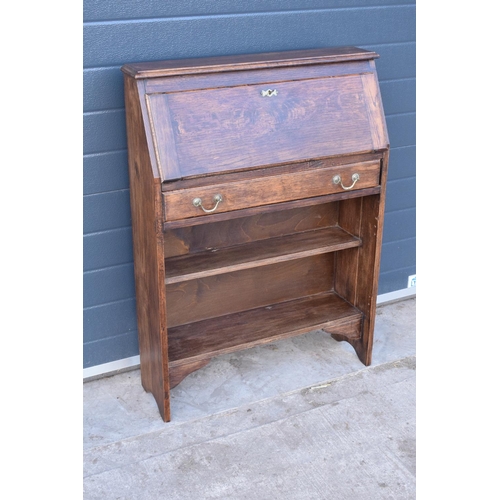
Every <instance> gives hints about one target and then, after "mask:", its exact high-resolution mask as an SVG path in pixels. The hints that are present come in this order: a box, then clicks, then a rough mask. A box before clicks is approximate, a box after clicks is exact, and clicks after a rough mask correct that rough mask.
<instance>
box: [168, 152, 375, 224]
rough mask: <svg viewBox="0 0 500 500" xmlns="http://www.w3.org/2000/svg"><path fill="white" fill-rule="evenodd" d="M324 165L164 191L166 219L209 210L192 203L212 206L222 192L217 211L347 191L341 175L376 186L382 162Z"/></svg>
mask: <svg viewBox="0 0 500 500" xmlns="http://www.w3.org/2000/svg"><path fill="white" fill-rule="evenodd" d="M325 164H326V165H325V166H324V167H323V168H319V169H312V170H307V171H304V172H297V173H292V174H281V175H277V176H270V177H262V178H260V177H259V178H256V179H253V180H248V181H239V182H227V183H224V184H218V183H216V182H214V184H213V185H211V186H204V187H203V188H198V187H196V188H188V189H179V190H178V191H169V192H167V193H163V199H164V207H165V220H167V221H173V220H177V219H185V218H188V217H203V216H205V215H206V214H205V213H204V212H203V210H201V209H200V208H199V207H195V206H194V205H193V200H194V199H195V198H201V200H202V201H203V203H204V206H205V208H209V209H210V208H211V207H212V206H213V204H214V203H213V198H214V196H216V195H217V194H221V195H222V202H221V203H220V205H219V207H218V212H219V213H222V212H229V211H233V210H241V209H243V208H247V207H254V206H264V205H270V204H275V203H282V202H285V201H291V200H299V199H304V198H312V197H317V196H323V195H327V194H333V193H341V192H342V191H344V190H343V189H342V187H341V186H340V184H334V183H333V178H334V176H336V175H339V176H340V177H341V179H342V182H343V183H345V185H347V186H350V185H351V184H352V183H353V181H352V176H353V175H354V174H356V173H357V174H359V180H358V181H357V182H356V184H355V185H354V187H353V188H352V189H353V190H358V189H363V188H369V187H374V186H377V185H378V183H379V178H380V162H378V161H372V162H364V163H355V164H353V165H343V166H334V167H329V166H327V162H325Z"/></svg>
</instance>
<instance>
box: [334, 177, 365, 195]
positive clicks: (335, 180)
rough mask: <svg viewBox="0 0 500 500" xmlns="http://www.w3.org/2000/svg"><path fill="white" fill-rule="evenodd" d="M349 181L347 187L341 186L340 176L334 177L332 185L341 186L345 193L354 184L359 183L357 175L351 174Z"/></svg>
mask: <svg viewBox="0 0 500 500" xmlns="http://www.w3.org/2000/svg"><path fill="white" fill-rule="evenodd" d="M351 179H352V184H351V185H350V186H347V187H346V186H344V184H342V178H341V177H340V175H336V176H335V177H334V178H333V179H332V180H333V183H334V184H340V185H341V186H342V189H345V190H346V191H347V190H349V189H352V188H353V187H354V184H356V182H358V181H359V174H352V177H351Z"/></svg>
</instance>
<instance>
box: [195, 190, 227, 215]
mask: <svg viewBox="0 0 500 500" xmlns="http://www.w3.org/2000/svg"><path fill="white" fill-rule="evenodd" d="M221 201H222V195H221V194H216V195H215V196H214V203H215V206H214V208H211V209H206V208H205V207H204V206H203V205H202V201H201V198H195V199H194V200H193V205H194V206H195V207H200V208H201V209H202V210H203V211H204V212H205V213H207V214H209V213H210V212H215V210H217V207H218V206H219V203H220V202H221Z"/></svg>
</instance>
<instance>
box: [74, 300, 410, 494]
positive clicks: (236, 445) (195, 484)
mask: <svg viewBox="0 0 500 500" xmlns="http://www.w3.org/2000/svg"><path fill="white" fill-rule="evenodd" d="M415 308H416V299H415V298H410V299H406V300H403V301H400V302H394V303H392V304H385V305H381V306H379V307H378V309H377V322H376V328H375V341H374V347H373V359H372V365H371V366H370V367H365V366H364V365H362V364H361V363H360V361H359V360H358V358H357V357H356V354H355V353H354V350H353V349H352V347H351V346H350V345H348V344H347V343H346V342H335V341H334V340H333V339H332V338H331V337H330V336H329V335H328V334H326V333H324V332H322V331H315V332H310V333H308V334H306V335H303V336H300V337H295V338H292V339H287V340H283V341H279V342H276V343H273V344H268V345H266V346H260V347H257V348H253V349H249V350H247V351H242V352H239V353H234V354H228V355H225V356H220V357H219V358H215V359H213V360H212V361H211V362H210V364H209V365H207V366H206V367H205V368H202V369H201V370H198V371H197V372H194V373H192V374H191V375H189V376H188V377H187V378H186V379H184V380H183V381H182V382H181V384H180V385H178V386H177V387H176V388H174V389H173V391H172V394H171V409H172V421H171V422H169V423H164V422H163V421H162V420H161V418H160V416H159V413H158V410H157V407H156V403H155V401H154V399H153V397H152V396H151V394H148V393H146V392H145V391H144V390H143V389H142V386H141V383H140V372H139V370H134V371H130V372H126V373H121V374H118V375H114V376H112V377H107V378H102V379H100V380H94V381H91V382H86V383H85V384H84V387H83V393H84V482H83V484H84V498H85V499H88V500H90V499H99V500H102V499H126V500H132V499H145V500H146V499H168V500H177V499H179V500H180V499H182V500H184V499H186V500H204V499H235V500H239V499H242V500H253V499H255V500H267V499H282V498H283V499H285V498H286V499H292V500H295V499H297V500H302V499H304V500H312V499H322V500H323V499H324V500H335V499H339V500H351V499H352V500H364V499H365V498H370V499H397V500H402V499H414V498H415V495H416V493H415V473H416V460H415V364H416V351H415V327H416V323H415Z"/></svg>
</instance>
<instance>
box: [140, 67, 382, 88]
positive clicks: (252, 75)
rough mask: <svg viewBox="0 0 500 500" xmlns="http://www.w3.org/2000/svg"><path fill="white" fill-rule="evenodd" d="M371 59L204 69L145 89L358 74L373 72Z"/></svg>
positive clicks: (149, 83) (151, 83)
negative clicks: (220, 70) (217, 70)
mask: <svg viewBox="0 0 500 500" xmlns="http://www.w3.org/2000/svg"><path fill="white" fill-rule="evenodd" d="M370 62H371V61H355V62H345V63H343V64H315V65H311V66H307V67H303V66H301V67H298V68H297V67H289V68H280V69H278V70H277V69H276V68H272V69H261V70H253V71H248V72H247V71H245V72H241V73H234V72H224V73H206V74H200V75H192V76H191V77H190V78H185V77H184V76H169V77H163V78H151V79H148V80H146V93H147V94H157V93H170V92H185V91H188V90H202V89H210V88H219V87H235V86H240V85H252V84H268V83H269V84H272V83H276V82H284V81H289V80H312V79H315V78H322V77H323V78H324V77H335V76H345V75H355V74H357V75H359V74H362V73H370V72H373V71H374V69H373V67H372V66H371V64H370Z"/></svg>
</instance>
